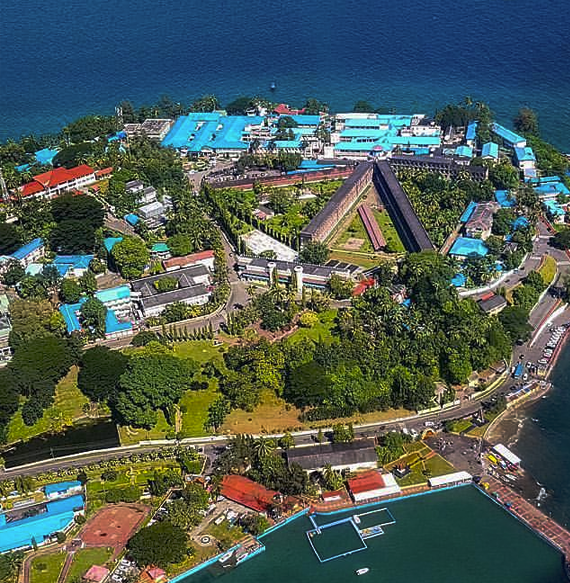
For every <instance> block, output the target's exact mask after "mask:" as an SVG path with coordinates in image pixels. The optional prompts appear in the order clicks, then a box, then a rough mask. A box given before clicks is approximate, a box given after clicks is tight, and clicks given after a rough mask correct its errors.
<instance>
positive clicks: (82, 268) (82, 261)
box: [53, 255, 94, 277]
mask: <svg viewBox="0 0 570 583" xmlns="http://www.w3.org/2000/svg"><path fill="white" fill-rule="evenodd" d="M93 257H94V255H56V256H55V258H54V260H53V265H55V267H56V268H57V270H58V272H59V274H60V275H61V277H81V276H82V275H83V274H84V273H86V272H87V270H88V269H89V265H90V264H91V261H93Z"/></svg>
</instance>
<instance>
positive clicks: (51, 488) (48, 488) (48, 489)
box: [44, 480, 81, 496]
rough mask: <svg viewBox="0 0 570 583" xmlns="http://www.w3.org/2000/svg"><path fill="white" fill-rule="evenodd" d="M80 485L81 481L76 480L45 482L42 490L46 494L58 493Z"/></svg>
mask: <svg viewBox="0 0 570 583" xmlns="http://www.w3.org/2000/svg"><path fill="white" fill-rule="evenodd" d="M79 486H81V482H79V481H78V480H73V481H69V482H57V483H56V484H47V485H45V486H44V492H45V494H46V496H48V495H49V494H60V493H63V492H67V491H68V490H71V489H72V488H79Z"/></svg>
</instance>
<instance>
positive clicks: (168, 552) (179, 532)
mask: <svg viewBox="0 0 570 583" xmlns="http://www.w3.org/2000/svg"><path fill="white" fill-rule="evenodd" d="M128 549H129V552H130V554H131V555H132V556H133V558H134V559H135V561H136V562H137V564H138V565H140V566H146V565H157V566H158V567H163V568H166V567H168V565H170V564H171V563H180V562H181V561H182V560H183V559H184V557H185V556H186V553H187V549H188V542H187V537H186V533H185V531H184V530H183V529H182V528H180V527H179V526H174V524H172V522H170V521H168V520H165V521H162V522H155V523H154V524H152V525H151V526H147V527H145V528H143V529H141V530H140V531H139V532H137V533H136V534H135V535H134V536H133V537H132V538H131V539H130V540H129V543H128Z"/></svg>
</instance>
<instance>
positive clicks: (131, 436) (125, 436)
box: [119, 411, 174, 445]
mask: <svg viewBox="0 0 570 583" xmlns="http://www.w3.org/2000/svg"><path fill="white" fill-rule="evenodd" d="M173 432H174V427H172V425H170V424H169V423H168V421H167V420H166V417H165V416H164V413H163V412H162V411H158V421H157V423H156V425H155V426H154V427H153V428H152V429H133V428H131V427H124V426H121V427H119V439H120V441H121V445H132V444H134V443H138V442H139V441H145V440H147V439H166V436H167V435H172V438H174V435H173Z"/></svg>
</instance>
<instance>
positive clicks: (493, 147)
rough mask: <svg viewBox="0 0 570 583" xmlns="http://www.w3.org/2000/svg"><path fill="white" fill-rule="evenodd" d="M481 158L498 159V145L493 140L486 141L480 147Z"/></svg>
mask: <svg viewBox="0 0 570 583" xmlns="http://www.w3.org/2000/svg"><path fill="white" fill-rule="evenodd" d="M481 158H483V160H498V159H499V145H498V144H495V142H487V143H486V144H483V147H482V148H481Z"/></svg>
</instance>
